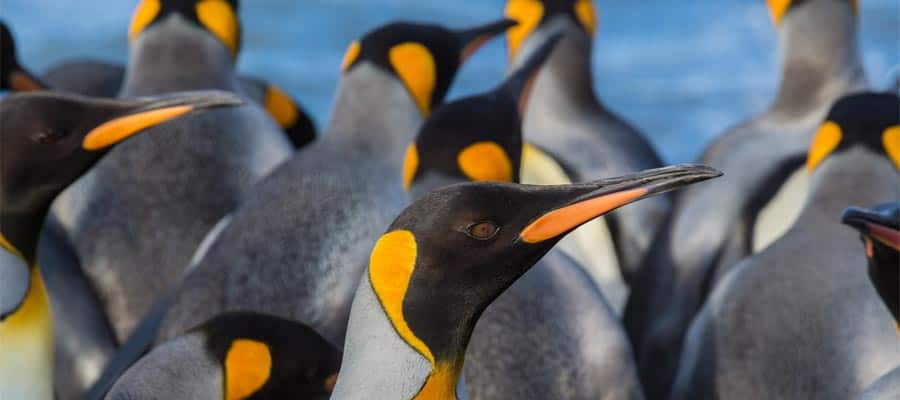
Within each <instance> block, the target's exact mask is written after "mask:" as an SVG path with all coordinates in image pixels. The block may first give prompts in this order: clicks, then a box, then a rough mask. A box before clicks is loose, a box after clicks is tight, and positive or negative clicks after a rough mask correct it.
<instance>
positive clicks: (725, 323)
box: [672, 148, 900, 399]
mask: <svg viewBox="0 0 900 400" xmlns="http://www.w3.org/2000/svg"><path fill="white" fill-rule="evenodd" d="M898 187H900V178H898V175H897V171H896V169H895V167H894V166H893V165H892V164H891V162H890V161H889V160H887V159H886V158H884V157H881V156H873V154H872V153H871V152H870V151H869V150H867V149H865V148H852V149H848V150H846V151H844V152H842V153H841V154H835V155H833V156H831V157H830V158H829V159H828V160H826V161H825V162H824V163H823V164H822V166H821V167H819V169H818V170H817V171H816V172H815V174H814V175H813V177H812V191H811V193H810V194H809V196H808V197H807V200H806V204H805V207H804V209H803V211H802V213H801V215H800V217H799V218H798V219H797V222H796V223H795V224H794V226H793V227H792V228H791V229H790V230H789V231H788V233H786V234H785V235H784V236H782V237H781V238H780V239H779V240H777V241H776V242H775V243H773V244H772V246H770V247H769V248H767V249H766V250H764V251H763V252H761V253H759V254H756V255H754V256H752V257H751V258H749V259H747V260H746V261H744V262H742V263H741V264H740V265H738V266H736V267H735V268H734V269H733V270H732V271H731V272H729V273H728V274H727V275H726V276H725V278H723V280H722V282H720V283H719V284H718V285H717V286H716V288H715V290H714V291H713V293H712V294H711V296H710V299H709V300H708V301H707V303H706V305H705V306H704V307H703V310H702V311H701V313H700V314H699V315H698V317H697V319H696V320H695V321H694V323H693V324H692V326H691V329H690V332H689V334H688V337H687V339H686V344H685V351H684V354H683V357H682V360H681V364H680V368H679V373H678V379H677V381H676V384H675V388H674V392H673V396H672V398H673V399H693V398H726V399H759V398H798V399H799V398H816V399H848V398H855V397H856V396H858V395H859V394H860V393H861V392H862V391H863V389H865V387H866V386H868V385H869V384H871V383H872V382H873V381H875V380H876V379H877V378H878V377H880V376H882V375H883V374H884V373H886V372H887V371H889V370H890V369H891V368H894V367H896V366H897V365H898V364H900V342H898V341H897V335H896V331H895V328H894V327H893V326H892V324H891V321H890V319H889V318H885V313H884V310H883V309H884V305H883V304H882V303H881V300H880V299H879V297H878V295H877V294H876V292H875V290H874V289H873V288H872V286H871V284H870V283H869V282H868V279H867V278H866V275H865V273H862V270H861V268H863V267H864V266H865V265H866V259H865V257H864V256H863V254H862V253H861V252H860V251H859V243H858V240H857V238H856V233H855V232H853V231H852V230H850V229H847V228H846V227H845V226H842V225H841V223H840V219H839V217H838V216H839V215H840V213H841V211H842V210H843V209H844V208H845V207H846V205H847V204H867V205H874V204H878V203H881V202H883V201H884V200H885V199H893V198H896V197H897V196H898V192H897V188H898Z"/></svg>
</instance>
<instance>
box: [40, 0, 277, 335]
mask: <svg viewBox="0 0 900 400" xmlns="http://www.w3.org/2000/svg"><path fill="white" fill-rule="evenodd" d="M236 6H237V3H236V2H234V1H225V0H203V1H185V0H143V1H141V2H140V3H139V4H138V6H137V9H136V10H135V13H134V18H133V19H132V24H131V27H130V29H129V40H130V55H129V63H128V67H127V71H126V74H125V80H124V83H123V86H122V90H121V93H120V97H121V98H132V97H135V96H144V95H153V94H158V93H168V92H172V91H182V90H192V89H219V90H227V91H231V92H235V93H239V92H240V90H239V89H240V87H239V81H238V79H237V76H236V73H235V71H234V62H235V56H236V55H237V53H238V49H239V48H240V37H241V36H240V32H241V31H240V25H239V22H238V19H237V17H236V15H237V9H236ZM183 54H190V55H191V56H190V57H183ZM239 94H240V93H239ZM154 130H155V131H156V130H157V129H154ZM158 131H159V132H154V134H153V135H145V136H143V137H139V138H136V140H133V141H129V142H128V143H125V144H123V146H120V147H118V148H116V149H114V150H113V151H112V152H111V153H110V154H109V155H108V156H107V157H106V158H104V160H102V161H101V162H100V163H98V165H97V166H96V168H94V169H92V171H91V172H90V173H89V174H88V175H87V176H86V177H85V179H83V180H81V181H79V182H78V183H77V184H75V185H73V186H72V187H71V188H69V189H68V190H67V191H66V192H64V193H63V194H62V196H61V197H60V198H59V199H58V200H57V202H56V204H55V205H54V209H53V210H54V213H55V215H56V216H57V217H58V219H59V221H60V222H61V224H62V226H63V227H64V228H65V229H66V232H67V234H68V237H69V239H70V241H71V243H72V245H73V246H74V247H75V249H76V251H77V254H78V258H79V260H80V261H81V265H82V269H83V270H84V272H85V274H86V275H87V276H88V277H89V278H90V281H91V283H92V285H93V286H94V287H95V288H96V290H97V292H98V294H99V296H100V298H101V299H102V300H103V302H104V304H103V305H104V310H105V311H106V313H107V316H108V317H109V320H110V323H111V325H112V328H113V330H114V333H115V337H116V340H117V341H119V342H122V341H124V340H125V339H126V338H127V337H128V335H129V334H130V333H131V331H132V330H133V328H134V327H135V326H136V324H137V323H138V322H139V321H140V318H141V317H142V315H143V314H144V313H146V312H147V311H148V310H149V309H150V307H151V305H152V304H153V302H154V301H155V300H156V299H157V298H158V297H159V296H160V295H161V294H163V293H164V292H166V291H167V290H170V289H171V288H172V287H173V286H174V285H175V284H176V283H177V282H178V281H179V280H180V278H181V274H182V271H183V270H184V268H185V267H186V266H187V265H188V264H189V261H190V258H191V255H192V254H193V252H194V250H195V249H196V247H197V245H198V244H199V243H200V242H201V241H202V240H203V237H204V235H206V234H207V233H208V232H209V230H210V229H211V228H212V227H213V226H214V225H215V224H216V223H217V222H218V221H219V220H220V219H221V218H222V217H224V216H225V215H226V214H227V213H229V212H231V211H232V210H234V208H235V207H236V206H237V205H238V204H239V203H240V202H241V201H242V200H243V199H244V198H245V197H246V196H247V195H248V194H249V193H250V192H251V190H252V188H253V185H254V184H255V183H256V182H257V181H258V180H259V179H261V178H262V177H263V176H265V175H266V174H268V173H269V172H270V171H272V170H273V169H274V168H275V166H276V165H278V164H280V163H281V162H283V161H284V160H286V159H287V158H288V157H289V156H290V155H291V154H292V152H293V151H292V146H291V145H290V143H289V142H288V140H287V139H286V138H285V137H284V134H283V133H282V132H281V130H280V128H279V127H278V126H277V125H276V124H275V123H274V122H273V121H272V120H271V119H270V118H269V117H268V116H267V115H266V113H265V112H264V111H263V110H262V109H261V108H259V107H258V106H257V105H255V104H253V103H252V102H249V101H247V102H245V103H244V105H243V106H241V107H236V108H231V109H222V110H216V111H213V112H210V113H207V114H205V115H199V116H191V117H187V118H184V119H182V120H179V121H177V122H175V123H173V124H168V125H166V126H165V127H161V128H160V129H158ZM123 188H124V189H123Z"/></svg>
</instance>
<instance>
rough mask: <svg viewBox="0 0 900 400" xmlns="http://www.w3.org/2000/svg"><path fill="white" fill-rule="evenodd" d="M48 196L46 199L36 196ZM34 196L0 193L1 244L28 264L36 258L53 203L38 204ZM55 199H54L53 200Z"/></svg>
mask: <svg viewBox="0 0 900 400" xmlns="http://www.w3.org/2000/svg"><path fill="white" fill-rule="evenodd" d="M37 197H41V198H43V197H46V196H37ZM34 198H35V194H33V193H31V194H29V195H26V196H16V195H14V194H10V193H8V192H6V191H3V192H2V193H0V245H2V247H5V248H6V247H11V248H12V249H9V248H7V250H10V251H12V252H13V253H14V254H17V255H19V256H21V257H22V258H23V259H24V260H25V261H26V262H27V263H28V264H29V265H33V264H34V263H35V261H36V259H37V244H38V239H39V238H40V234H41V227H42V226H43V225H44V218H45V217H46V216H47V212H48V210H49V209H50V204H51V201H48V200H43V201H35V200H34ZM50 198H51V199H52V197H50Z"/></svg>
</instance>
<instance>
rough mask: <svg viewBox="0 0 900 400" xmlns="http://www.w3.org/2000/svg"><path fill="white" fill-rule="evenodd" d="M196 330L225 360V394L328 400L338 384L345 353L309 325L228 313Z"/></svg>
mask: <svg viewBox="0 0 900 400" xmlns="http://www.w3.org/2000/svg"><path fill="white" fill-rule="evenodd" d="M195 331H200V332H203V334H204V335H205V336H206V347H207V349H206V350H207V351H208V352H209V354H211V355H212V356H213V359H215V360H219V362H221V365H222V372H223V373H222V378H223V380H224V382H223V386H224V388H225V398H226V399H246V398H253V399H327V398H328V397H329V396H330V394H331V391H332V389H333V388H334V384H335V382H336V379H337V373H338V371H339V370H340V363H341V352H340V351H339V350H338V349H337V348H335V347H334V346H333V345H332V344H331V343H329V342H328V341H326V340H325V339H324V338H322V337H321V336H320V335H319V334H318V333H316V331H314V330H313V329H312V328H310V327H308V326H306V325H303V324H301V323H297V322H294V321H290V320H286V319H282V318H278V317H274V316H270V315H265V314H258V313H251V312H230V313H225V314H222V315H220V316H218V317H216V318H214V319H212V320H210V321H209V322H207V323H205V324H203V325H201V326H200V327H198V328H196V329H195Z"/></svg>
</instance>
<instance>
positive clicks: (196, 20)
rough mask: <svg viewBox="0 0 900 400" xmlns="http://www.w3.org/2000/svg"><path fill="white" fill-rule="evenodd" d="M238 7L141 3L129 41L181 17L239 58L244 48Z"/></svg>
mask: <svg viewBox="0 0 900 400" xmlns="http://www.w3.org/2000/svg"><path fill="white" fill-rule="evenodd" d="M239 7H240V1H239V0H141V2H140V3H139V4H138V6H137V8H135V10H134V14H133V15H132V17H131V26H130V27H129V28H128V40H129V41H134V40H135V39H137V38H138V37H139V36H140V35H141V33H143V32H144V31H146V30H147V29H149V28H150V27H152V26H153V25H155V24H157V23H160V22H162V21H164V20H166V19H167V18H168V17H170V16H172V15H174V14H178V15H180V16H181V17H182V18H184V19H185V20H187V21H188V22H190V23H192V24H194V25H196V26H198V27H199V28H201V29H203V30H204V31H206V32H208V33H209V34H211V35H212V36H213V37H215V38H216V39H217V40H218V41H219V42H221V43H222V45H223V46H225V47H226V48H227V49H228V51H229V53H230V54H231V56H232V57H233V58H236V57H237V54H238V51H239V50H240V48H241V23H240V19H239V18H238V9H239Z"/></svg>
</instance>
